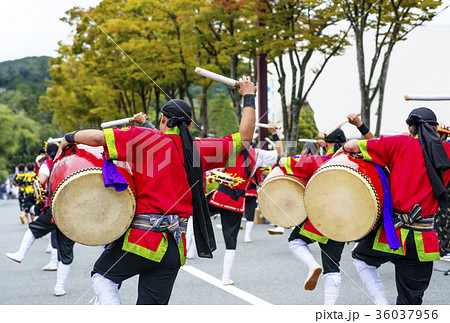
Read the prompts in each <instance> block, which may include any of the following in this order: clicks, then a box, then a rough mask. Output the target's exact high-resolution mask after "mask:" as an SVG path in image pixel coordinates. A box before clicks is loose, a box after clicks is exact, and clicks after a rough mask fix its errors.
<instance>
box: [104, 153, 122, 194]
mask: <svg viewBox="0 0 450 323" xmlns="http://www.w3.org/2000/svg"><path fill="white" fill-rule="evenodd" d="M102 173H103V182H104V184H105V187H114V189H115V190H116V191H117V192H122V191H125V190H126V189H127V188H128V182H127V180H126V179H125V177H123V176H122V174H121V173H120V172H119V171H118V170H117V168H116V165H114V163H113V161H112V160H109V159H106V158H105V159H104V160H103V166H102Z"/></svg>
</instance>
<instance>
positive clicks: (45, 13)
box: [0, 0, 450, 62]
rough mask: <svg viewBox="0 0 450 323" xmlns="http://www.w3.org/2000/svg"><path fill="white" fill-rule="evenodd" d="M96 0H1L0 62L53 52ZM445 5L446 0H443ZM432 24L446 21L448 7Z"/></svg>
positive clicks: (49, 54)
mask: <svg viewBox="0 0 450 323" xmlns="http://www.w3.org/2000/svg"><path fill="white" fill-rule="evenodd" d="M99 2H100V0H2V1H1V5H0V43H1V47H0V62H3V61H7V60H13V59H18V58H23V57H27V56H43V55H47V56H53V57H54V56H56V52H55V51H56V49H57V48H58V41H63V42H64V43H69V42H70V38H69V37H68V35H69V34H70V31H71V30H70V27H69V25H68V24H65V23H63V22H62V21H60V18H61V17H63V16H64V12H65V11H66V10H68V9H70V8H73V7H75V6H79V7H81V8H87V7H90V6H96V5H97V4H98V3H99ZM444 3H446V4H447V5H449V4H450V1H449V0H447V1H444ZM432 24H450V9H447V10H446V11H445V12H444V13H442V15H441V16H438V17H437V18H436V20H435V21H434V22H432Z"/></svg>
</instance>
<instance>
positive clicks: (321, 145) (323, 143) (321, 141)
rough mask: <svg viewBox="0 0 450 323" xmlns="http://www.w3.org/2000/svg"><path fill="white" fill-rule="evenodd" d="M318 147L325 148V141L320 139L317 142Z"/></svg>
mask: <svg viewBox="0 0 450 323" xmlns="http://www.w3.org/2000/svg"><path fill="white" fill-rule="evenodd" d="M317 145H319V147H325V140H323V139H318V140H317Z"/></svg>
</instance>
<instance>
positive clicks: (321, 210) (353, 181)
mask: <svg viewBox="0 0 450 323" xmlns="http://www.w3.org/2000/svg"><path fill="white" fill-rule="evenodd" d="M305 208H306V213H307V215H308V219H309V220H310V221H311V223H312V224H313V225H314V227H315V228H316V229H317V230H318V231H319V232H320V233H322V234H323V235H324V236H326V237H328V238H330V239H332V240H335V241H341V242H346V241H355V240H358V239H361V238H363V237H364V236H366V235H367V234H368V233H369V232H370V231H371V230H372V229H373V228H374V226H375V225H376V223H377V219H378V214H379V209H380V205H379V202H378V197H377V193H376V191H375V189H374V188H373V186H372V185H371V183H370V181H369V180H368V179H367V178H366V177H365V176H364V175H362V174H361V173H360V172H358V171H356V170H354V169H352V168H349V167H345V166H335V165H333V166H329V167H324V168H323V169H321V170H319V171H317V172H316V173H315V174H314V175H313V176H312V177H311V179H310V180H309V182H308V185H306V190H305Z"/></svg>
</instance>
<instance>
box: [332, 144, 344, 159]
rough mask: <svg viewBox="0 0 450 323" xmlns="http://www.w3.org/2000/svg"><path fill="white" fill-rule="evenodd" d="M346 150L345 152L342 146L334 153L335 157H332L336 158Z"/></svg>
mask: <svg viewBox="0 0 450 323" xmlns="http://www.w3.org/2000/svg"><path fill="white" fill-rule="evenodd" d="M344 152H345V151H344V149H342V147H341V148H339V149H338V151H336V152H335V153H334V155H333V157H331V158H334V157H336V156H339V155H342V154H343V153H344Z"/></svg>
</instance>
